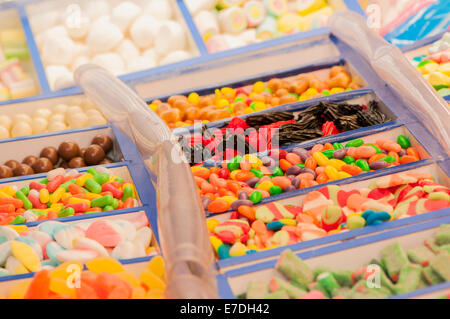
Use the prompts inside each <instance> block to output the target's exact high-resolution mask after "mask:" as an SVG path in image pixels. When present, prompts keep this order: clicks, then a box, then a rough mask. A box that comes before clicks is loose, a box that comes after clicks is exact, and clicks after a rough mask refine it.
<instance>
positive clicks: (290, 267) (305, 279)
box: [275, 249, 314, 287]
mask: <svg viewBox="0 0 450 319" xmlns="http://www.w3.org/2000/svg"><path fill="white" fill-rule="evenodd" d="M275 268H276V269H277V270H278V271H279V272H281V273H282V274H283V275H285V276H286V277H287V278H288V279H291V280H294V281H296V282H298V283H299V284H300V285H302V286H304V287H307V286H308V284H309V283H310V282H312V281H313V280H314V273H313V271H312V270H311V268H309V266H308V265H306V264H305V263H304V262H303V260H301V259H300V258H298V257H297V256H296V255H295V254H294V253H293V252H292V251H291V250H290V249H287V250H285V251H283V252H282V253H281V256H280V259H278V262H277V264H276V266H275Z"/></svg>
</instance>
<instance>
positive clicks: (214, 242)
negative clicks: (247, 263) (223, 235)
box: [209, 236, 223, 252]
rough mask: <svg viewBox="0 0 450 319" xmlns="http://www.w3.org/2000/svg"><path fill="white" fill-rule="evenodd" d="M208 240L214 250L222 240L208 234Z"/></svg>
mask: <svg viewBox="0 0 450 319" xmlns="http://www.w3.org/2000/svg"><path fill="white" fill-rule="evenodd" d="M209 241H210V242H211V245H212V246H213V248H214V250H215V251H216V252H217V251H218V250H219V247H220V245H222V244H223V242H222V241H221V240H220V239H219V238H217V237H216V236H209Z"/></svg>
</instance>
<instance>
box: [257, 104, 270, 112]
mask: <svg viewBox="0 0 450 319" xmlns="http://www.w3.org/2000/svg"><path fill="white" fill-rule="evenodd" d="M266 108H267V107H266V104H265V103H263V102H255V112H256V111H263V110H265V109H266Z"/></svg>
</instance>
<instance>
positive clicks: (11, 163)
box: [5, 160, 20, 171]
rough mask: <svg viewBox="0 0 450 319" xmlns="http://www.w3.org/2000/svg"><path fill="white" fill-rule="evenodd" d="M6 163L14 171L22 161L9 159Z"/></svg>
mask: <svg viewBox="0 0 450 319" xmlns="http://www.w3.org/2000/svg"><path fill="white" fill-rule="evenodd" d="M5 165H6V166H8V167H9V168H11V169H12V170H13V171H14V169H15V168H16V167H18V166H20V163H19V162H18V161H16V160H9V161H6V162H5Z"/></svg>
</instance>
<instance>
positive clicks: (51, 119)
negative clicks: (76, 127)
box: [48, 113, 66, 123]
mask: <svg viewBox="0 0 450 319" xmlns="http://www.w3.org/2000/svg"><path fill="white" fill-rule="evenodd" d="M65 118H66V116H65V115H64V114H62V113H54V114H52V115H51V116H50V117H49V118H48V121H49V122H50V123H52V122H64V121H65Z"/></svg>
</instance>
